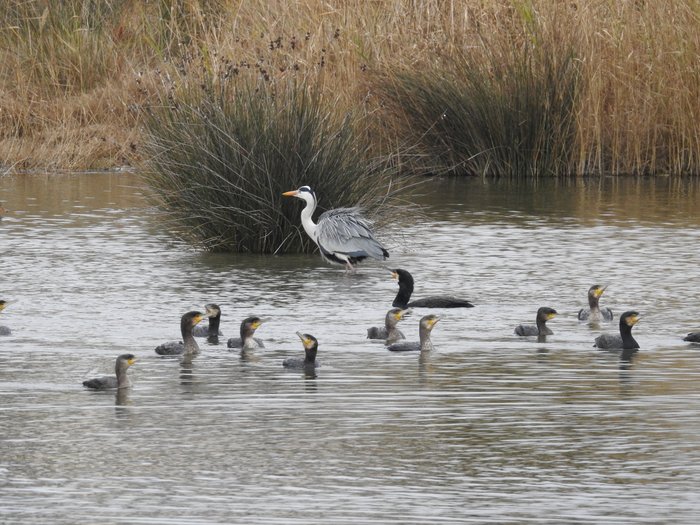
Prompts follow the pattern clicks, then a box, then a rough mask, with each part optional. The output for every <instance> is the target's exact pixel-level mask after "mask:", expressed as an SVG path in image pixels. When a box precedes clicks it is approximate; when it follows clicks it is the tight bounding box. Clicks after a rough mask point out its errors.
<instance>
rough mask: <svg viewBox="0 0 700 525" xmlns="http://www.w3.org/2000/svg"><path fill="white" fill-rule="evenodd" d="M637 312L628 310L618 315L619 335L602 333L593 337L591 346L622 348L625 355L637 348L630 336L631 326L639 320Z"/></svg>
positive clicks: (604, 348) (635, 342)
mask: <svg viewBox="0 0 700 525" xmlns="http://www.w3.org/2000/svg"><path fill="white" fill-rule="evenodd" d="M639 319H640V316H639V313H638V312H635V311H634V310H630V311H628V312H625V313H623V314H622V315H621V316H620V335H613V334H602V335H599V336H598V337H596V338H595V344H594V345H593V346H595V347H598V348H601V349H603V350H623V358H624V357H625V355H628V356H629V355H631V354H632V353H634V352H636V351H637V349H638V348H639V344H638V343H637V341H636V340H635V339H634V337H632V327H633V326H634V325H636V324H637V322H639Z"/></svg>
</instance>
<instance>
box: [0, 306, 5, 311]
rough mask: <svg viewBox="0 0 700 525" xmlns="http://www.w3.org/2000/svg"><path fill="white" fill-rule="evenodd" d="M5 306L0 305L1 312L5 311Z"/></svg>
mask: <svg viewBox="0 0 700 525" xmlns="http://www.w3.org/2000/svg"><path fill="white" fill-rule="evenodd" d="M5 306H6V305H5V304H0V312H2V311H3V310H4V309H5Z"/></svg>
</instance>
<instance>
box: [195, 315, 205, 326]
mask: <svg viewBox="0 0 700 525" xmlns="http://www.w3.org/2000/svg"><path fill="white" fill-rule="evenodd" d="M202 319H204V317H203V316H201V315H195V316H194V317H193V318H192V321H194V324H197V323H199V322H200V321H201V320H202Z"/></svg>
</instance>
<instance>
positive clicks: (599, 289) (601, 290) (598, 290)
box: [595, 286, 607, 298]
mask: <svg viewBox="0 0 700 525" xmlns="http://www.w3.org/2000/svg"><path fill="white" fill-rule="evenodd" d="M606 288H607V286H603V287H602V288H596V291H595V296H596V297H597V298H600V296H601V295H603V292H604V291H605V289H606Z"/></svg>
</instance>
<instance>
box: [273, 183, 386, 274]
mask: <svg viewBox="0 0 700 525" xmlns="http://www.w3.org/2000/svg"><path fill="white" fill-rule="evenodd" d="M282 195H284V196H285V197H296V198H298V199H301V200H303V201H304V202H306V206H305V207H304V209H303V210H301V224H302V226H303V227H304V230H305V231H306V233H307V234H308V235H309V237H311V239H312V240H313V241H314V242H315V243H316V245H317V246H318V249H319V250H320V252H321V256H322V257H323V258H324V259H325V260H327V261H329V262H332V263H336V264H341V265H343V264H344V265H345V266H346V268H347V269H348V270H350V271H352V270H354V269H355V267H354V265H355V264H357V263H359V262H360V261H363V260H364V259H366V258H367V257H371V258H373V259H377V260H379V261H382V260H384V259H386V258H388V257H389V252H388V251H387V250H386V249H385V248H384V247H383V246H382V245H381V244H380V243H379V241H377V239H375V238H374V234H373V233H372V227H371V223H370V221H368V220H367V219H366V218H364V217H363V216H362V215H361V214H360V210H359V209H358V208H336V209H333V210H328V211H326V212H324V213H322V214H321V215H320V217H319V218H318V223H315V222H314V221H313V218H312V216H313V213H314V210H315V209H316V204H317V201H316V194H315V193H314V192H313V190H312V189H311V188H310V187H309V186H302V187H301V188H299V189H298V190H292V191H287V192H285V193H283V194H282Z"/></svg>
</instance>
